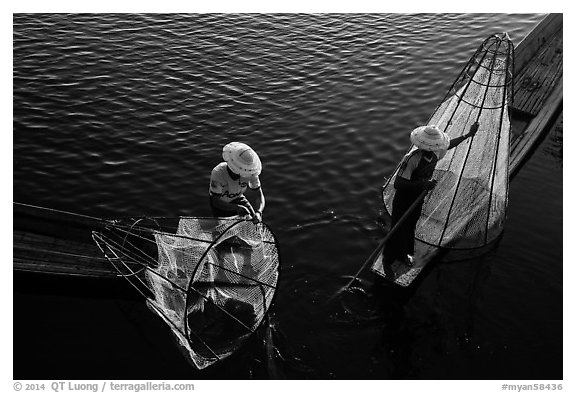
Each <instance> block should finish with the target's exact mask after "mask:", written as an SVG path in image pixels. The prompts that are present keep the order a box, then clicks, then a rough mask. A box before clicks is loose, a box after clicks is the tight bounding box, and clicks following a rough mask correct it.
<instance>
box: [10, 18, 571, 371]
mask: <svg viewBox="0 0 576 393" xmlns="http://www.w3.org/2000/svg"><path fill="white" fill-rule="evenodd" d="M541 18H542V15H509V14H450V15H448V14H422V15H405V14H390V15H385V14H367V15H366V14H364V15H362V14H342V15H338V14H315V15H307V14H298V15H293V14H277V15H275V14H270V15H257V14H237V15H228V14H227V15H214V14H203V15H174V14H170V15H158V14H155V15H151V14H149V15H131V14H118V15H116V14H108V15H99V14H83V15H64V14H50V15H42V14H36V15H21V14H16V15H14V51H13V55H14V131H13V136H14V200H15V201H18V202H24V203H30V204H34V205H41V206H47V207H53V208H60V209H64V210H69V211H74V212H78V213H84V214H89V215H94V216H128V215H139V214H144V215H149V216H152V215H161V216H174V215H198V216H202V215H209V209H208V206H207V204H206V202H207V189H208V180H209V174H210V170H211V169H212V167H213V166H214V165H216V164H217V163H218V162H220V161H221V155H220V152H221V148H222V146H223V145H224V144H226V143H227V142H229V141H232V140H240V141H243V142H246V143H248V144H250V145H251V146H252V147H254V148H255V150H256V151H257V152H258V154H259V155H260V157H261V159H262V162H263V165H264V169H263V173H262V177H261V179H262V182H263V189H264V192H265V195H266V201H267V208H266V212H265V217H264V218H265V221H266V222H267V223H268V225H270V226H271V228H272V229H274V230H275V232H276V234H277V235H278V238H279V242H280V247H281V251H282V272H281V273H282V277H281V280H282V281H281V285H280V288H279V290H278V294H277V301H276V305H275V310H274V311H275V312H274V314H275V321H276V327H277V331H278V340H279V342H281V343H282V349H283V350H284V352H285V353H287V355H285V356H286V357H287V358H290V359H292V361H287V362H284V368H285V373H286V376H287V377H288V378H362V379H368V378H370V379H386V378H479V379H484V378H527V377H530V378H534V377H536V376H538V378H552V377H553V378H561V377H562V371H561V365H562V359H561V354H562V342H561V338H559V337H561V333H562V324H561V322H562V313H561V305H562V295H561V293H562V252H561V246H562V240H561V235H562V230H561V227H562V226H561V223H562V216H561V213H562V200H561V190H562V182H561V180H562V178H561V171H562V161H561V152H562V141H561V135H562V128H561V126H559V127H558V128H557V129H556V131H555V132H556V134H554V133H552V134H551V136H550V137H549V138H548V139H547V140H546V141H545V142H544V145H545V147H542V148H540V150H539V151H538V152H537V153H536V154H535V156H534V157H533V158H532V159H531V161H530V162H529V163H528V165H527V166H526V167H525V168H524V169H523V170H522V171H521V172H520V174H519V175H518V177H517V179H516V180H515V181H514V182H513V183H512V186H511V195H510V210H509V222H508V225H507V230H506V233H505V236H504V238H503V239H502V242H501V244H500V246H499V247H498V249H497V250H496V251H495V252H494V253H493V254H491V255H490V256H487V257H485V258H482V259H480V260H475V261H469V262H466V263H453V264H440V265H438V266H436V267H435V268H434V269H433V270H432V271H431V272H430V273H429V275H428V276H427V277H426V279H425V280H423V282H422V285H420V286H419V287H418V288H416V289H414V290H412V291H411V292H410V293H409V294H406V293H403V294H400V295H398V294H394V295H393V297H391V298H390V299H388V297H390V294H378V295H376V296H375V295H372V296H360V295H359V296H356V295H355V294H350V296H347V297H346V299H344V300H343V301H342V302H339V303H337V304H331V305H328V306H326V305H325V299H326V298H327V297H328V296H329V295H330V294H332V293H333V292H334V291H335V290H336V289H337V288H338V287H339V286H340V285H343V284H344V283H345V282H346V280H345V279H344V278H342V277H343V276H344V275H347V274H353V273H354V272H355V271H356V269H357V268H358V267H359V266H360V265H361V263H362V262H363V260H364V259H365V258H366V257H367V256H368V255H369V254H370V252H371V250H372V248H373V247H374V246H375V245H376V244H377V242H378V240H379V238H380V237H381V236H382V232H381V230H380V227H379V217H380V211H381V205H380V198H379V189H380V186H381V184H382V183H383V181H384V177H385V176H387V175H389V174H390V173H391V172H392V170H393V168H394V166H395V164H396V163H397V161H398V160H399V159H400V157H401V156H402V154H403V153H404V151H405V150H406V149H407V148H408V140H407V132H408V131H410V130H411V129H412V128H413V127H414V126H415V125H418V124H421V123H424V122H425V121H426V120H427V118H428V117H429V116H430V114H431V113H432V112H433V110H434V108H435V107H436V105H438V103H439V100H440V99H441V98H442V97H443V96H444V94H445V92H446V90H447V88H448V87H449V86H450V84H451V82H452V81H453V79H454V78H455V77H456V76H457V73H458V72H459V70H460V69H461V68H462V67H463V65H464V63H465V61H466V60H467V59H468V58H469V57H470V56H471V54H472V53H473V51H474V50H475V49H476V48H477V46H478V45H479V44H480V43H481V41H482V40H483V39H484V38H486V37H487V36H488V35H490V34H492V33H494V32H499V31H508V33H509V34H510V36H511V38H512V39H513V41H514V42H515V43H518V42H519V40H520V39H521V38H522V37H523V36H524V35H525V34H526V33H527V32H528V31H529V30H530V29H531V28H532V27H533V26H534V24H535V23H536V22H537V21H538V20H539V19H541ZM558 140H559V142H558ZM543 183H544V184H545V187H543V186H542V185H543ZM549 190H555V192H557V193H550V192H549ZM544 195H546V203H545V204H542V197H543V196H544ZM549 195H557V196H556V197H555V198H550V197H549ZM542 205H544V206H542ZM535 216H537V217H536V219H535ZM535 222H538V226H536V224H535ZM23 281H26V280H23ZM18 284H20V281H19V282H18ZM44 284H46V283H45V282H43V285H44ZM69 285H74V284H69ZM91 285H92V287H91V288H92V289H94V290H95V291H99V283H93V284H91ZM106 285H117V284H106ZM102 292H106V290H105V289H102ZM62 295H63V294H58V295H53V296H54V297H52V296H47V295H36V294H30V293H29V292H27V290H26V288H25V285H17V292H16V302H20V303H18V304H21V305H22V307H26V306H28V305H30V304H37V302H46V308H47V309H56V310H60V312H61V313H62V314H64V315H67V318H65V319H64V320H63V321H61V322H57V321H56V320H55V319H52V318H51V317H50V315H45V316H44V318H43V319H42V321H43V322H42V325H41V326H42V329H45V334H46V335H47V336H52V337H57V338H58V339H57V340H56V342H58V343H59V344H58V345H59V348H60V352H61V353H62V355H61V356H60V361H61V362H62V363H63V364H64V366H66V365H67V366H68V370H69V371H68V372H69V374H66V371H65V370H66V367H64V368H63V369H62V370H60V369H59V370H60V371H59V372H56V371H53V374H50V372H49V371H45V372H46V373H47V374H40V375H48V376H49V377H56V376H60V377H67V376H68V377H74V376H78V375H82V376H85V377H88V378H98V377H106V376H116V377H119V378H123V377H126V375H128V376H129V377H135V378H147V377H149V376H150V373H149V370H148V372H145V371H143V370H147V368H146V367H145V366H143V365H144V364H150V363H154V362H155V361H157V359H156V356H158V353H160V352H162V351H168V353H167V354H166V353H163V355H162V356H165V360H164V361H165V362H167V364H170V365H171V369H172V373H168V374H162V373H160V374H158V376H157V377H158V378H162V377H163V376H165V375H169V376H175V377H182V376H185V377H187V376H189V375H191V376H195V377H208V378H212V377H216V378H217V377H222V375H220V374H217V373H218V370H222V369H225V370H228V371H227V372H228V374H226V377H227V378H250V377H258V374H257V373H255V372H254V369H255V368H256V366H254V367H252V368H250V367H248V369H247V370H246V369H242V370H240V369H238V368H237V367H235V366H237V365H238V363H239V362H242V361H243V360H238V359H246V358H247V357H248V358H249V357H250V353H251V352H250V350H249V349H245V350H244V353H241V354H239V355H238V357H237V358H232V359H230V361H229V362H228V363H227V364H225V365H223V366H216V368H215V369H214V370H216V371H210V370H209V371H207V372H206V373H204V374H202V373H193V372H191V371H190V370H189V369H188V368H187V365H185V364H184V363H185V362H184V360H183V358H182V357H181V356H180V355H179V354H178V353H177V352H174V351H172V352H170V350H168V349H162V350H160V349H158V345H152V344H150V342H151V341H150V340H149V337H146V335H145V334H143V333H141V332H139V329H142V328H141V326H143V324H144V325H145V324H146V323H149V324H153V323H154V321H148V316H147V312H146V310H140V309H139V307H140V306H139V304H140V303H138V302H136V303H134V304H133V303H129V304H130V306H129V309H130V310H132V308H131V307H134V308H135V309H136V310H138V311H137V312H135V313H136V316H134V317H133V319H134V320H133V319H132V316H131V318H128V322H127V320H126V318H127V317H126V315H131V313H130V312H125V311H126V307H128V306H126V305H120V303H119V301H117V300H110V298H104V299H94V298H91V297H90V296H85V297H82V298H78V297H74V291H70V293H68V294H66V295H64V296H62ZM528 295H529V296H528ZM527 296H528V297H527ZM111 298H113V297H111ZM377 300H378V301H377ZM382 300H383V302H382ZM342 303H343V304H342ZM85 304H90V310H91V313H88V314H84V313H83V312H81V311H79V309H82V308H83V307H84V305H85ZM66 310H69V313H68V312H67V311H66ZM118 310H123V311H122V312H119V311H118ZM346 310H349V311H350V310H351V312H347V311H346ZM92 313H96V314H97V315H99V316H100V317H103V318H106V319H108V318H109V319H110V322H109V323H110V326H112V327H113V328H114V329H119V330H120V331H123V332H125V334H126V335H127V336H129V339H128V338H126V337H124V339H119V338H116V341H117V342H116V341H115V340H112V341H111V339H110V335H109V334H107V335H105V336H100V335H96V336H95V337H94V336H91V339H90V340H85V338H83V335H81V334H78V337H77V339H78V340H79V342H80V343H81V344H82V345H83V346H86V345H91V344H88V343H87V342H95V344H93V345H94V346H95V348H93V349H92V350H90V351H88V352H87V353H88V354H89V355H86V356H83V355H82V354H81V353H76V352H75V349H76V348H77V344H78V343H75V342H73V341H72V342H71V339H69V338H68V339H67V338H66V337H67V336H66V335H64V336H61V335H60V334H59V333H55V332H58V331H60V330H59V329H61V328H64V327H65V325H66V323H72V324H74V326H76V328H77V331H84V330H86V329H88V331H91V330H90V329H93V326H94V323H95V321H93V320H91V316H92V315H93V314H92ZM98 323H99V324H102V322H101V321H100V322H98ZM96 326H100V325H96ZM165 333H166V332H161V333H159V335H160V336H162V335H164V334H165ZM19 337H20V336H19ZM73 337H76V336H73ZM91 340H95V341H91ZM130 340H132V341H130ZM104 341H106V342H107V343H109V342H113V343H114V345H113V346H112V344H108V345H111V346H110V348H113V349H112V350H113V351H114V352H115V354H116V356H118V357H119V358H121V359H124V360H125V362H124V363H125V364H128V365H129V366H126V367H125V368H124V370H125V372H126V373H127V374H122V372H120V371H118V370H117V369H115V368H114V365H115V363H114V362H113V361H112V362H111V361H110V360H109V361H108V363H106V362H105V361H103V360H102V359H104V358H105V357H100V356H101V355H99V354H100V352H99V351H98V346H100V347H101V346H105V344H104ZM32 344H34V345H32ZM45 345H46V344H45V343H44V344H43V345H40V344H38V343H37V342H36V341H33V342H32V343H30V342H27V343H25V340H24V338H22V340H16V338H15V348H16V347H18V346H22V347H26V348H28V347H29V348H30V350H31V351H32V349H34V350H33V351H32V353H28V354H27V357H25V358H23V359H22V362H24V361H26V362H27V363H19V362H18V361H17V360H15V376H16V375H18V373H21V374H22V375H24V376H26V375H29V376H31V377H35V376H38V374H37V373H40V372H41V371H38V369H35V371H32V368H28V367H26V366H24V365H23V364H31V363H32V364H34V363H35V362H39V361H40V359H44V358H45V357H46V356H47V355H46V353H43V352H42V350H38V347H39V346H40V348H44V349H45V348H46V347H45ZM151 345H152V346H151ZM166 345H170V342H169V340H167V343H166ZM159 351H160V352H159ZM141 352H144V353H145V354H144V355H142V354H141ZM136 353H137V354H138V355H136ZM536 354H538V356H539V359H540V360H541V362H538V361H534V359H533V358H531V357H532V356H536ZM78 358H79V359H81V360H82V361H84V362H88V364H91V365H92V366H93V367H92V368H90V367H88V368H87V369H86V368H83V369H82V370H79V369H77V368H75V366H74V364H75V360H76V359H78ZM527 358H531V360H530V361H528V360H526V359H527ZM18 359H20V358H18ZM95 359H99V360H95ZM294 359H296V360H294ZM235 362H236V363H235ZM95 364H96V365H95ZM106 364H109V365H108V366H106ZM254 364H256V363H254ZM504 365H506V367H504ZM218 367H222V368H218ZM49 370H51V369H49ZM174 370H176V371H174ZM230 370H235V371H230ZM188 373H191V374H188ZM539 373H540V374H539Z"/></svg>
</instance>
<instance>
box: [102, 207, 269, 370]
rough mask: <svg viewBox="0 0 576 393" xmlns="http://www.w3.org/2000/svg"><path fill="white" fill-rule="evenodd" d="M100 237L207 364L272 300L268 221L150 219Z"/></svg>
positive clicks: (228, 349)
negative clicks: (173, 221) (265, 222)
mask: <svg viewBox="0 0 576 393" xmlns="http://www.w3.org/2000/svg"><path fill="white" fill-rule="evenodd" d="M93 237H94V239H95V241H96V243H97V244H98V245H99V247H100V248H101V250H102V251H103V252H104V254H105V255H106V257H107V258H108V260H110V262H111V263H112V264H113V265H114V266H115V267H116V269H117V270H118V272H119V274H120V275H122V276H124V277H126V278H127V279H128V280H129V281H130V282H131V283H132V284H133V285H134V286H135V287H136V288H137V289H138V290H139V291H140V292H141V293H142V294H143V295H145V296H146V297H147V302H148V305H149V307H150V308H151V309H152V310H153V311H155V312H156V313H157V314H158V315H159V316H160V317H161V318H162V319H163V320H164V321H165V322H166V323H167V324H168V325H169V326H170V327H171V328H172V332H173V334H174V336H175V337H176V338H177V340H178V342H179V344H180V345H181V347H182V348H184V349H185V350H186V353H187V354H188V355H189V357H190V359H191V361H192V362H193V364H194V365H195V366H196V367H197V368H199V369H202V368H205V367H207V366H209V365H210V364H212V363H214V362H216V361H218V360H221V359H223V358H225V357H227V356H229V355H230V354H232V353H233V352H234V351H235V350H236V349H238V348H239V347H240V346H241V345H242V344H243V342H244V341H245V340H246V339H247V338H248V336H249V335H250V334H251V333H253V332H254V331H255V330H256V328H257V327H258V326H259V325H260V323H261V322H262V320H263V319H264V316H265V314H266V312H267V311H268V309H269V307H270V305H271V302H272V299H273V296H274V293H275V289H276V284H277V282H278V267H279V254H278V248H277V244H276V240H275V237H274V235H273V233H272V231H271V230H270V229H269V228H268V227H267V226H266V225H265V224H263V223H260V224H254V223H252V222H251V221H245V220H239V219H224V218H223V219H212V218H181V219H179V221H178V222H177V223H175V224H173V226H172V227H170V226H169V225H167V224H166V223H164V222H162V223H160V222H159V221H158V220H150V219H146V220H137V221H133V222H130V221H128V222H113V223H111V224H110V225H108V226H107V227H106V229H105V230H103V231H101V232H95V233H93Z"/></svg>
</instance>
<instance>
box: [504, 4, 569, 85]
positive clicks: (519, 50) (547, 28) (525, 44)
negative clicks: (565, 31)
mask: <svg viewBox="0 0 576 393" xmlns="http://www.w3.org/2000/svg"><path fill="white" fill-rule="evenodd" d="M562 25H563V15H562V14H548V15H547V16H546V17H545V18H544V19H542V21H540V22H539V23H538V24H537V25H536V26H535V27H534V29H532V31H530V33H528V34H527V35H526V36H525V37H524V38H523V39H522V41H520V42H519V43H518V45H517V46H516V51H515V52H514V57H515V60H514V72H515V73H516V74H517V75H518V74H519V72H520V71H521V70H522V69H523V68H524V67H525V66H526V64H527V63H528V62H529V61H530V60H531V59H532V57H533V56H534V54H535V53H536V52H537V51H538V48H540V47H541V46H542V45H543V44H544V43H546V41H547V40H548V39H549V37H550V36H551V35H552V34H553V33H554V32H555V31H557V30H558V27H559V26H560V27H562Z"/></svg>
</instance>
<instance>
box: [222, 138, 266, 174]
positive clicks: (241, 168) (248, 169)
mask: <svg viewBox="0 0 576 393" xmlns="http://www.w3.org/2000/svg"><path fill="white" fill-rule="evenodd" d="M222 158H224V161H226V163H227V164H228V167H229V168H230V169H231V170H232V172H234V173H236V174H238V175H240V176H244V177H249V176H254V175H256V176H258V175H260V172H262V163H261V162H260V158H259V157H258V154H256V152H255V151H254V150H252V148H251V147H250V146H248V145H247V144H245V143H242V142H230V143H229V144H227V145H226V146H224V149H222Z"/></svg>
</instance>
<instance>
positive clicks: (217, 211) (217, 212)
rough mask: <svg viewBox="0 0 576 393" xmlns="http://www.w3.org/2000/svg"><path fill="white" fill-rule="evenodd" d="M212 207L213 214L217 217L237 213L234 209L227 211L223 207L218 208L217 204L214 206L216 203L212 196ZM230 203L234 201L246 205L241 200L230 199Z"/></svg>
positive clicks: (236, 203) (230, 215)
mask: <svg viewBox="0 0 576 393" xmlns="http://www.w3.org/2000/svg"><path fill="white" fill-rule="evenodd" d="M209 199H210V208H211V209H212V216H213V217H215V218H217V217H232V216H235V215H237V213H236V212H233V211H227V210H222V209H218V208H217V207H216V206H214V204H213V203H212V198H210V197H209ZM230 203H233V204H235V205H243V206H245V204H244V203H242V202H241V201H240V200H236V199H235V200H232V201H230Z"/></svg>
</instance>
